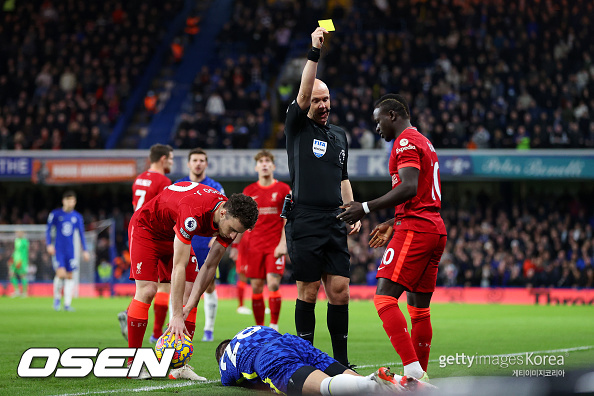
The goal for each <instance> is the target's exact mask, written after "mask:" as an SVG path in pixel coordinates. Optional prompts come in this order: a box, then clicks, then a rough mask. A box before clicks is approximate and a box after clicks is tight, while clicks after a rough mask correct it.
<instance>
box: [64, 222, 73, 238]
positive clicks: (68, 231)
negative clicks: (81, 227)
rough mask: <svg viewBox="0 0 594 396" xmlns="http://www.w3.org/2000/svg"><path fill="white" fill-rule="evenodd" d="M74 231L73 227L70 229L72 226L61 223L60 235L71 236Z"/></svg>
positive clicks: (67, 223)
mask: <svg viewBox="0 0 594 396" xmlns="http://www.w3.org/2000/svg"><path fill="white" fill-rule="evenodd" d="M73 230H74V227H72V224H71V223H69V222H67V221H65V222H64V223H62V235H64V236H67V237H68V236H70V235H72V231H73Z"/></svg>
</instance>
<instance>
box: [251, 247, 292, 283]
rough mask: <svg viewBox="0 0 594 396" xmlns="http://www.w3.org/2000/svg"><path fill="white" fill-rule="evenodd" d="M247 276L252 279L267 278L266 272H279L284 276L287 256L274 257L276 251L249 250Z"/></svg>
mask: <svg viewBox="0 0 594 396" xmlns="http://www.w3.org/2000/svg"><path fill="white" fill-rule="evenodd" d="M247 257H249V260H246V261H248V264H247V272H246V273H245V274H246V276H247V277H248V278H250V279H266V274H278V275H280V276H283V273H284V272H285V256H281V257H279V258H275V257H274V252H271V251H268V252H263V251H261V250H255V249H250V250H249V255H248V256H247Z"/></svg>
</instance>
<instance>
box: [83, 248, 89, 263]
mask: <svg viewBox="0 0 594 396" xmlns="http://www.w3.org/2000/svg"><path fill="white" fill-rule="evenodd" d="M82 255H83V259H84V260H85V261H89V260H90V259H91V255H90V254H89V252H87V251H86V250H85V251H84V252H83V253H82Z"/></svg>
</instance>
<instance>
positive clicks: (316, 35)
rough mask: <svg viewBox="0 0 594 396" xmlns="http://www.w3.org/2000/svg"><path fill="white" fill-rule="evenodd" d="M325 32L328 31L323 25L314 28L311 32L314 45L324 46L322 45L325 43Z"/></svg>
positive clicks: (317, 46)
mask: <svg viewBox="0 0 594 396" xmlns="http://www.w3.org/2000/svg"><path fill="white" fill-rule="evenodd" d="M324 33H328V31H327V30H326V29H324V28H323V27H318V28H317V29H316V30H314V32H313V33H312V34H311V45H312V47H316V48H322V45H324Z"/></svg>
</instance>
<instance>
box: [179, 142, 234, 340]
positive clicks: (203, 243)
mask: <svg viewBox="0 0 594 396" xmlns="http://www.w3.org/2000/svg"><path fill="white" fill-rule="evenodd" d="M206 168H208V155H207V154H206V151H204V150H202V149H201V148H195V149H193V150H190V152H189V153H188V170H189V175H188V176H186V177H184V178H183V179H179V180H177V181H176V183H178V182H181V181H191V182H195V183H200V184H204V185H206V186H209V187H212V188H214V189H216V190H217V191H219V192H221V193H222V194H223V195H224V194H225V190H224V189H223V186H221V183H219V182H217V181H215V180H213V179H211V178H210V177H208V176H206ZM211 243H212V238H206V237H201V236H195V237H194V238H192V249H193V250H194V253H195V254H196V260H197V261H198V268H199V269H200V268H201V267H202V265H203V264H204V260H206V256H207V255H208V251H209V250H210V244H211ZM218 305H219V299H218V297H217V290H216V286H215V281H214V279H213V280H212V282H211V284H210V285H208V288H207V289H206V292H205V293H204V335H203V336H202V341H212V340H213V337H214V336H213V332H214V324H215V318H216V316H217V307H218Z"/></svg>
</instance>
